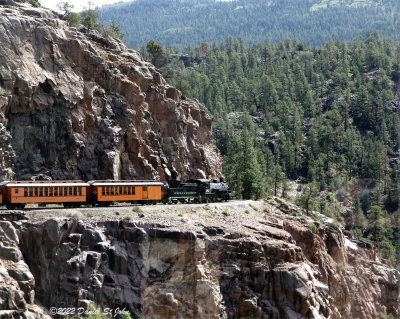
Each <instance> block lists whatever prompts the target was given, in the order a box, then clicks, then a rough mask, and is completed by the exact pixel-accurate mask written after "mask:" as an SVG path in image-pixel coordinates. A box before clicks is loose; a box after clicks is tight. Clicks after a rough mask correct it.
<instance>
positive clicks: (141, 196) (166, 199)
mask: <svg viewBox="0 0 400 319" xmlns="http://www.w3.org/2000/svg"><path fill="white" fill-rule="evenodd" d="M232 197H233V196H232V191H231V190H230V189H229V186H228V184H227V183H225V182H224V181H223V180H222V179H221V180H219V181H218V180H216V179H191V180H188V181H186V182H180V181H175V180H174V181H170V182H169V184H168V185H164V184H163V183H161V182H158V181H146V180H132V181H114V180H96V181H88V182H84V181H5V182H2V183H0V205H4V206H6V207H7V208H8V209H24V208H25V205H26V204H38V205H39V206H45V205H46V204H50V203H52V204H62V205H64V207H80V206H82V205H92V206H110V205H111V204H112V203H114V202H116V203H120V202H128V203H132V204H156V203H166V204H167V203H178V202H180V203H205V202H216V201H224V200H225V201H226V200H230V199H232Z"/></svg>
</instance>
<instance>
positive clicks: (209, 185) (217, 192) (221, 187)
mask: <svg viewBox="0 0 400 319" xmlns="http://www.w3.org/2000/svg"><path fill="white" fill-rule="evenodd" d="M164 194H165V196H164V202H166V203H177V202H181V203H208V202H217V201H227V200H230V199H232V197H233V194H232V191H231V190H230V189H229V186H228V184H227V183H225V182H224V181H223V180H222V179H220V180H219V181H218V180H217V179H190V180H187V181H186V182H184V183H183V182H180V181H176V180H172V181H170V182H169V184H168V187H167V188H166V189H164Z"/></svg>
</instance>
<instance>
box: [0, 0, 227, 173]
mask: <svg viewBox="0 0 400 319" xmlns="http://www.w3.org/2000/svg"><path fill="white" fill-rule="evenodd" d="M0 43H1V45H0V134H1V136H0V177H2V178H3V179H4V178H10V177H12V176H15V178H19V179H26V178H31V177H32V176H35V175H44V176H49V177H51V178H53V179H84V180H89V179H94V178H95V179H104V178H113V179H132V178H139V179H161V180H166V179H170V178H178V179H180V178H181V179H185V178H189V177H205V176H217V175H219V174H220V171H221V159H220V157H219V155H218V152H217V151H216V150H215V148H214V147H213V146H211V144H209V143H208V142H209V140H210V137H211V119H210V118H209V117H208V115H207V114H206V113H205V111H204V110H203V108H202V106H201V105H200V104H199V103H198V102H196V101H193V100H188V99H185V98H184V97H182V95H181V93H180V92H179V91H178V90H176V89H175V88H173V87H170V86H169V85H168V84H167V83H166V82H165V80H164V79H163V77H162V76H161V74H160V73H159V72H158V71H157V70H156V69H155V68H154V66H152V65H151V64H149V63H147V62H145V61H144V60H143V59H142V58H141V57H140V56H139V54H138V53H137V52H136V51H134V50H131V49H128V48H127V47H126V46H125V45H124V44H123V43H122V42H121V41H119V40H116V39H113V38H108V39H106V38H104V37H102V36H100V34H99V33H97V32H95V31H87V30H84V29H81V30H77V29H75V28H70V27H68V26H67V24H66V23H65V22H64V21H62V20H60V19H58V18H57V15H56V14H55V13H53V12H51V11H49V10H46V9H42V8H34V7H32V6H31V5H29V4H27V3H24V2H23V1H21V2H17V1H13V0H1V1H0Z"/></svg>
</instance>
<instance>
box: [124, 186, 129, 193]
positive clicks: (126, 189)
mask: <svg viewBox="0 0 400 319" xmlns="http://www.w3.org/2000/svg"><path fill="white" fill-rule="evenodd" d="M126 194H128V187H126V186H124V195H126Z"/></svg>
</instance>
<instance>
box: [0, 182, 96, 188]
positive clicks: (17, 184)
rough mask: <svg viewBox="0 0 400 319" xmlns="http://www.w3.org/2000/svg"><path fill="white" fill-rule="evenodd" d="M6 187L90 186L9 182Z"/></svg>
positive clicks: (82, 184) (83, 185) (86, 184)
mask: <svg viewBox="0 0 400 319" xmlns="http://www.w3.org/2000/svg"><path fill="white" fill-rule="evenodd" d="M5 186H7V187H34V186H40V187H59V186H74V187H87V186H89V184H88V183H84V182H64V183H60V182H47V183H44V182H40V183H36V182H18V183H15V182H7V183H5Z"/></svg>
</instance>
